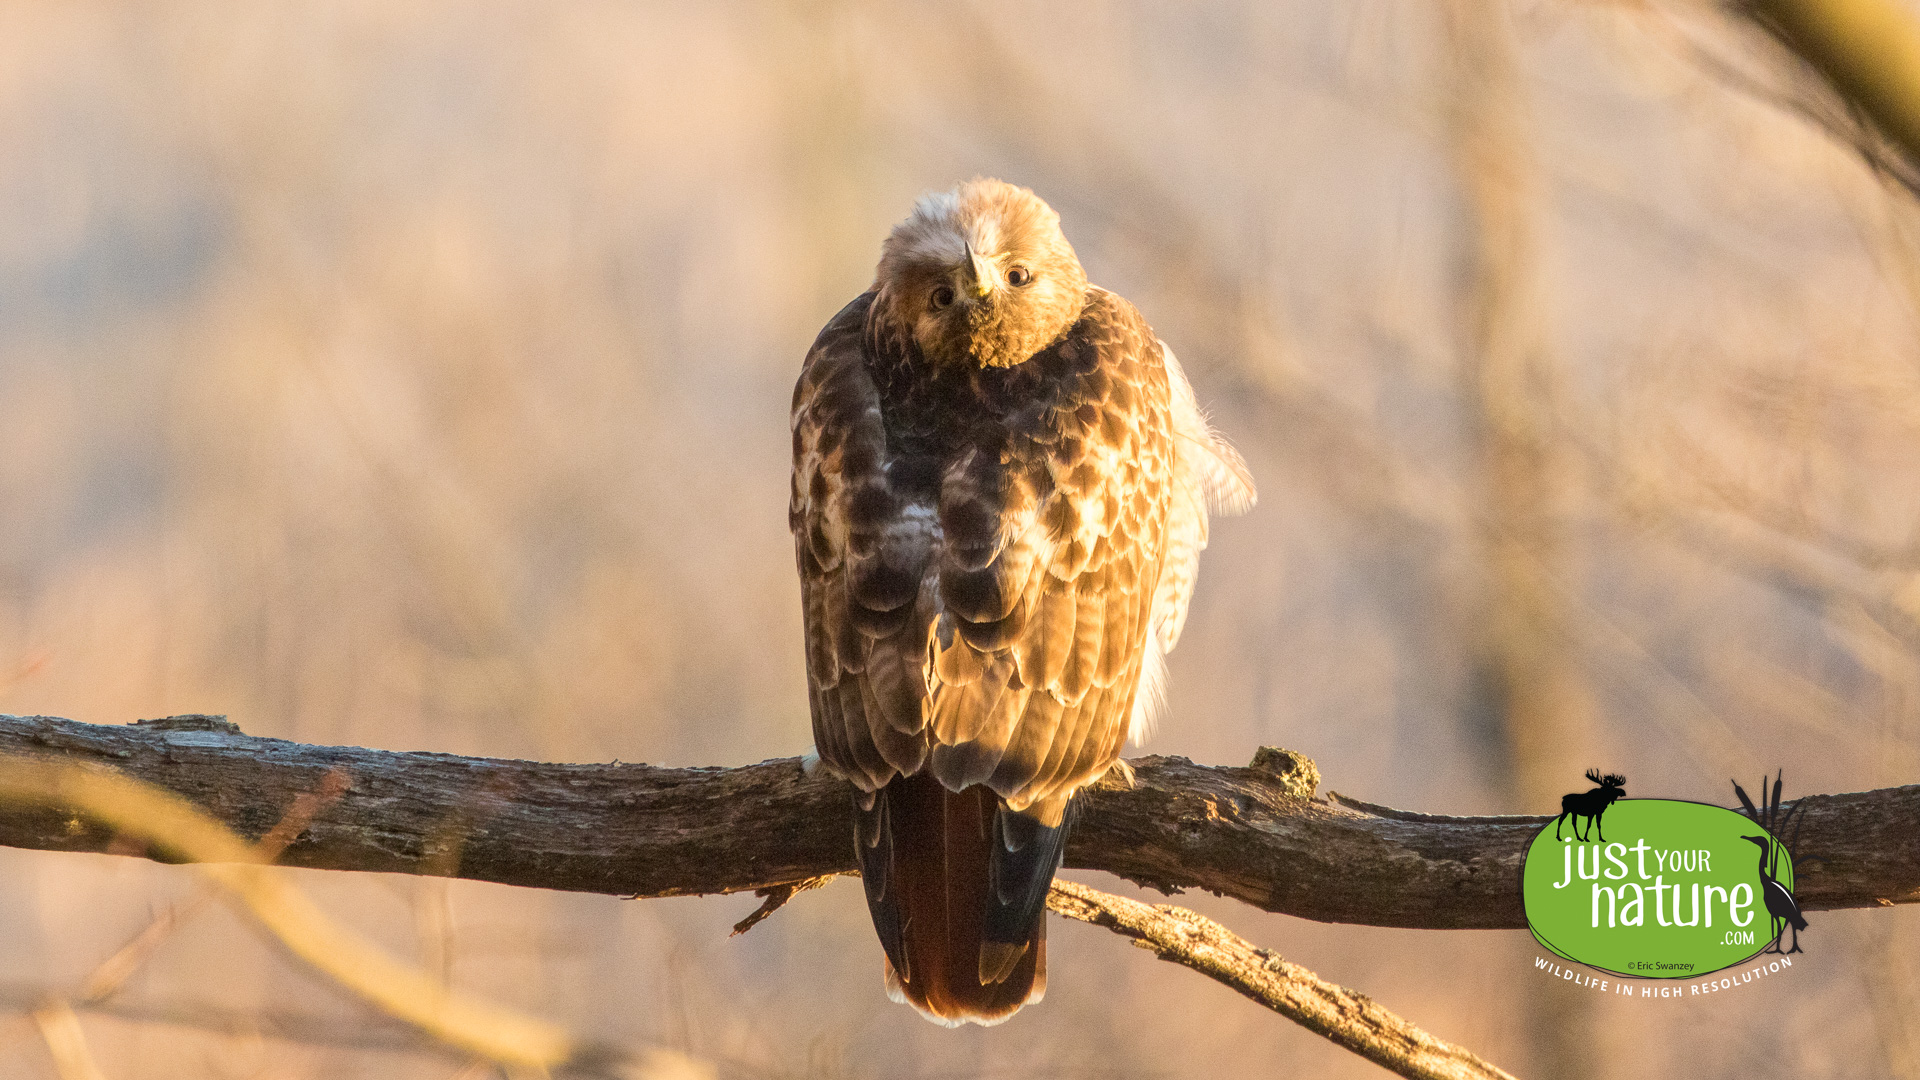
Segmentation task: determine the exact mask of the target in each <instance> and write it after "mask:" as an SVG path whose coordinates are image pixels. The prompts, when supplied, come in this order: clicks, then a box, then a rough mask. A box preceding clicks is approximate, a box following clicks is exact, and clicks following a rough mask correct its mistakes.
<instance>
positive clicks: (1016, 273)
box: [1007, 266, 1033, 286]
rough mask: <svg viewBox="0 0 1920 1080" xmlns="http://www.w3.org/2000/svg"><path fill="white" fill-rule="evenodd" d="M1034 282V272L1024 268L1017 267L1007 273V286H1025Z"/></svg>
mask: <svg viewBox="0 0 1920 1080" xmlns="http://www.w3.org/2000/svg"><path fill="white" fill-rule="evenodd" d="M1032 280H1033V271H1031V270H1028V269H1027V268H1026V267H1024V266H1016V267H1014V268H1013V269H1011V270H1009V271H1007V284H1009V285H1015V286H1018V285H1025V284H1026V283H1027V282H1029V281H1032Z"/></svg>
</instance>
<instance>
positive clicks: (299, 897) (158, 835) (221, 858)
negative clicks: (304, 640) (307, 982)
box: [0, 756, 712, 1080]
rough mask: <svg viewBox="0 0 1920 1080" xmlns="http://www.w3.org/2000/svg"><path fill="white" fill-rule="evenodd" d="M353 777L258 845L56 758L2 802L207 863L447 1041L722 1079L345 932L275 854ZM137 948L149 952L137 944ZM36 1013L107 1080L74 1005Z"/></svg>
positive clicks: (20, 770) (335, 965) (325, 784)
mask: <svg viewBox="0 0 1920 1080" xmlns="http://www.w3.org/2000/svg"><path fill="white" fill-rule="evenodd" d="M343 775H344V774H342V773H340V772H337V771H329V772H327V773H325V774H323V776H322V777H321V778H320V782H319V784H318V785H316V786H315V787H314V788H313V789H311V790H310V791H308V792H306V793H303V795H302V796H300V797H297V798H296V800H295V801H294V803H293V805H292V806H291V807H290V809H289V811H288V813H287V815H286V816H285V817H283V818H282V819H281V824H279V825H276V826H275V827H274V829H273V830H269V832H268V834H267V836H266V837H264V838H263V839H262V840H261V841H260V842H258V843H248V842H246V841H244V840H242V839H240V838H239V837H237V836H236V835H235V834H234V833H233V832H232V831H230V830H229V829H228V828H227V827H226V826H225V825H223V824H221V823H220V822H218V821H215V820H214V819H212V818H210V817H208V816H207V815H206V814H204V813H203V812H201V811H200V810H199V809H197V808H195V807H194V806H193V805H192V804H190V803H188V802H187V801H185V800H183V799H181V798H180V797H179V796H177V795H174V794H172V793H170V792H168V791H165V790H164V789H161V788H158V787H155V786H153V785H151V784H147V783H143V782H141V781H139V780H136V779H133V778H131V777H129V776H125V775H123V774H121V773H120V772H118V771H116V770H113V769H111V768H102V767H100V766H97V765H83V764H80V763H77V762H68V761H57V760H50V759H47V758H44V757H42V758H38V759H32V758H23V757H19V756H9V757H7V758H5V759H0V802H4V803H6V804H8V805H9V806H14V807H19V806H38V807H41V808H44V809H46V810H51V811H52V812H53V813H55V814H56V815H59V816H63V817H65V818H67V819H68V821H69V823H70V825H72V826H78V825H80V823H81V822H82V821H83V820H84V821H86V822H90V823H93V824H94V825H95V826H96V827H100V828H104V829H105V830H106V831H107V832H109V833H110V834H111V835H113V836H114V837H116V839H120V838H124V839H126V840H129V841H133V842H135V843H136V844H138V845H145V846H146V847H147V849H148V850H149V851H151V852H153V853H154V854H155V856H156V857H164V858H166V859H168V860H169V861H182V862H192V863H196V864H199V868H200V870H201V872H202V873H204V874H205V875H206V876H207V877H209V878H210V879H212V881H213V882H215V883H216V884H218V885H219V886H220V887H221V888H222V889H223V890H224V891H225V892H226V893H227V894H228V895H230V896H231V897H232V898H234V899H235V900H237V901H238V902H239V903H241V904H242V905H244V907H245V909H246V910H247V911H248V912H249V913H250V914H252V916H253V917H254V918H255V919H256V920H257V921H258V922H259V923H260V925H262V926H263V927H265V928H266V929H267V930H268V931H269V932H270V933H272V934H273V936H274V937H275V938H276V939H278V940H279V942H280V943H281V944H282V945H284V946H285V947H286V948H287V949H288V950H290V951H291V952H292V953H293V954H294V955H296V956H298V957H300V959H302V960H304V961H305V962H306V963H308V964H310V965H312V966H313V967H314V968H315V969H317V970H319V971H320V972H322V973H324V974H325V975H327V976H328V977H329V978H331V979H332V980H334V981H335V982H336V983H338V984H339V985H340V986H342V987H344V988H346V989H348V990H349V991H351V992H353V993H354V994H356V995H358V996H359V997H361V998H363V999H365V1000H366V1001H367V1002H369V1003H370V1004H372V1005H374V1006H376V1007H377V1008H379V1009H380V1010H382V1011H383V1012H386V1013H388V1014H389V1015H391V1016H393V1017H395V1018H397V1019H399V1020H402V1021H405V1022H407V1023H409V1024H412V1025H413V1026H415V1027H417V1028H419V1029H420V1030H421V1031H423V1032H425V1033H427V1034H428V1035H431V1036H432V1037H434V1038H436V1039H439V1040H441V1041H443V1042H446V1043H448V1044H450V1045H452V1046H454V1047H457V1048H460V1049H462V1050H466V1051H468V1052H470V1053H473V1054H477V1055H479V1056H481V1057H483V1058H486V1059H488V1060H491V1061H495V1062H498V1063H500V1064H501V1065H503V1066H506V1067H508V1068H510V1069H512V1068H529V1069H534V1070H538V1071H539V1072H541V1073H543V1074H544V1073H558V1074H562V1075H565V1074H578V1075H591V1076H607V1077H614V1076H625V1077H632V1078H633V1080H682V1078H684V1080H698V1078H699V1077H702V1076H711V1075H712V1074H711V1072H710V1070H707V1069H705V1068H704V1067H702V1066H700V1065H698V1064H697V1063H695V1062H693V1061H692V1060H690V1059H686V1058H684V1057H682V1056H681V1055H678V1054H675V1053H672V1052H669V1051H661V1050H648V1051H644V1052H642V1053H640V1054H632V1053H627V1052H624V1051H620V1050H617V1049H614V1048H611V1047H601V1046H591V1045H587V1044H583V1043H579V1042H576V1041H575V1040H574V1039H573V1038H572V1037H571V1036H570V1035H569V1034H568V1033H567V1032H566V1031H565V1030H564V1029H562V1028H561V1027H559V1026H558V1025H555V1024H552V1023H548V1022H546V1021H541V1020H535V1019H532V1018H529V1017H525V1016H522V1015H520V1014H518V1013H516V1012H514V1011H512V1010H508V1009H503V1008H501V1007H499V1006H497V1005H494V1004H492V1003H489V1002H484V1001H480V1000H477V999H475V998H472V997H470V996H464V995H459V994H454V993H450V992H449V991H447V990H446V988H445V987H444V986H441V985H440V984H438V983H436V982H435V981H434V980H432V979H431V978H430V977H428V976H427V975H426V974H425V973H423V972H421V971H419V970H418V969H416V968H413V967H411V966H410V965H407V964H404V963H401V962H399V961H397V960H395V959H394V958H393V957H391V956H390V955H388V954H387V953H386V952H385V951H383V950H381V949H380V948H378V947H377V946H375V945H373V944H372V943H370V942H367V941H365V940H364V939H362V938H361V937H360V936H358V935H356V934H354V933H352V932H351V931H349V930H347V929H346V928H344V927H343V926H341V925H340V924H338V923H336V922H335V921H334V920H333V919H332V918H330V917H329V916H327V915H326V914H325V913H324V912H322V911H321V910H320V909H319V908H318V907H317V906H315V905H314V904H313V902H312V901H311V900H309V899H308V898H307V897H306V896H305V895H304V894H303V893H302V892H301V891H299V890H298V889H296V888H295V887H293V886H292V885H291V884H290V883H289V882H287V881H286V880H285V879H284V878H282V877H279V876H276V875H275V873H274V872H273V871H271V870H269V869H268V868H267V866H268V864H269V863H270V861H271V857H272V856H273V855H276V854H278V853H279V852H280V851H281V850H283V849H284V847H285V846H286V844H287V843H288V842H289V841H290V840H291V839H292V838H293V835H297V834H298V833H299V832H301V831H304V830H305V829H306V828H307V827H309V826H310V824H311V821H312V818H313V815H314V814H315V812H316V811H317V810H318V809H319V808H320V806H321V805H322V804H323V803H325V802H328V801H331V800H332V799H335V798H337V797H338V796H339V795H340V794H341V792H343V791H344V790H345V787H344V784H345V781H344V779H343ZM283 826H284V827H283ZM135 944H136V946H141V945H145V944H146V943H144V942H140V941H139V940H138V939H137V940H136V943H135ZM111 964H112V961H109V965H111ZM96 974H98V973H96ZM108 978H109V979H110V978H111V976H108ZM89 984H90V985H89V986H88V987H85V988H83V990H82V995H83V998H96V997H104V996H106V994H107V993H110V992H111V989H112V987H111V985H109V984H108V983H107V980H104V979H90V980H89ZM34 1016H35V1019H36V1022H37V1023H38V1024H39V1025H40V1028H41V1030H42V1031H43V1032H44V1033H45V1036H46V1039H47V1043H48V1046H49V1047H50V1048H51V1049H52V1050H53V1052H54V1055H55V1058H56V1060H57V1061H58V1062H59V1064H60V1069H61V1073H62V1077H63V1080H95V1078H97V1077H98V1076H99V1073H98V1071H97V1068H96V1067H95V1066H94V1065H93V1063H92V1059H91V1057H90V1056H89V1054H88V1052H87V1049H86V1043H85V1040H84V1038H83V1037H82V1035H81V1032H80V1028H79V1020H78V1018H77V1017H75V1015H74V1013H73V1010H72V1008H71V1006H69V1005H68V1004H67V1003H66V1002H64V1001H54V1002H51V1003H49V1004H47V1005H45V1006H43V1007H42V1008H40V1009H39V1010H37V1011H36V1012H35V1014H34Z"/></svg>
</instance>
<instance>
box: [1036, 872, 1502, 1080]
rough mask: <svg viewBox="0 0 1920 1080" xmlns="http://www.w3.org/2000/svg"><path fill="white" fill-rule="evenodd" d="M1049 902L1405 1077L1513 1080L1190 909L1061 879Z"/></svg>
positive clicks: (1069, 915) (1367, 999)
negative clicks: (1155, 902)
mask: <svg viewBox="0 0 1920 1080" xmlns="http://www.w3.org/2000/svg"><path fill="white" fill-rule="evenodd" d="M1047 906H1048V907H1050V908H1052V909H1053V910H1054V911H1055V912H1057V913H1058V914H1061V915H1064V916H1066V917H1067V918H1069V919H1078V920H1080V921H1081V922H1086V923H1092V924H1093V925H1095V926H1104V927H1106V928H1107V929H1109V930H1112V931H1114V932H1115V933H1118V934H1122V935H1124V936H1126V937H1129V938H1132V939H1133V940H1134V942H1135V943H1136V944H1138V945H1140V946H1142V947H1143V948H1147V949H1151V950H1153V952H1154V954H1155V955H1156V956H1158V957H1160V959H1162V960H1167V961H1171V962H1173V963H1176V964H1180V965H1182V966H1184V967H1190V968H1192V969H1194V970H1195V971H1198V972H1200V973H1201V974H1203V975H1206V976H1207V977H1208V978H1211V979H1213V980H1215V981H1216V982H1220V983H1223V984H1225V985H1227V986H1230V987H1232V988H1233V989H1235V990H1238V991H1239V992H1240V993H1242V994H1244V995H1246V996H1247V997H1249V998H1252V999H1253V1000H1254V1001H1257V1002H1259V1003H1260V1004H1262V1005H1265V1006H1266V1007H1267V1008H1269V1009H1272V1010H1273V1011H1274V1012H1277V1013H1279V1014H1280V1015H1282V1016H1284V1017H1286V1018H1287V1019H1289V1020H1292V1021H1293V1022H1294V1023H1296V1024H1299V1025H1301V1026H1302V1027H1304V1028H1306V1029H1308V1030H1309V1031H1312V1032H1313V1033H1314V1034H1316V1035H1320V1036H1323V1037H1325V1038H1327V1039H1330V1040H1332V1041H1333V1042H1335V1043H1338V1044H1339V1045H1341V1046H1344V1047H1346V1048H1347V1049H1348V1050H1351V1051H1353V1052H1354V1053H1356V1054H1359V1055H1360V1056H1361V1057H1364V1058H1366V1059H1367V1060H1368V1061H1371V1062H1373V1063H1374V1064H1376V1065H1379V1066H1380V1067H1382V1068H1384V1069H1387V1070H1389V1071H1391V1072H1394V1073H1397V1074H1399V1075H1401V1076H1407V1077H1414V1078H1416V1080H1513V1077H1512V1075H1511V1074H1509V1073H1507V1072H1505V1071H1503V1070H1501V1069H1499V1068H1498V1067H1496V1066H1494V1065H1493V1064H1492V1063H1490V1062H1488V1061H1487V1060H1486V1059H1484V1058H1482V1057H1480V1056H1479V1055H1477V1054H1475V1053H1473V1052H1472V1051H1470V1050H1468V1049H1466V1048H1465V1047H1462V1046H1455V1045H1454V1044H1452V1043H1450V1042H1447V1041H1446V1040H1445V1039H1439V1038H1435V1037H1434V1036H1432V1035H1429V1034H1427V1033H1426V1032H1425V1031H1422V1030H1421V1029H1420V1028H1418V1027H1416V1026H1414V1025H1413V1024H1410V1023H1408V1022H1407V1021H1405V1020H1403V1019H1401V1018H1400V1017H1398V1016H1396V1015H1394V1014H1393V1013H1392V1012H1389V1011H1388V1010H1387V1009H1386V1008H1385V1007H1383V1006H1382V1005H1381V1004H1380V1003H1379V1002H1377V1001H1374V1000H1373V999H1372V998H1370V997H1368V996H1366V995H1365V994H1360V993H1355V992H1354V991H1352V990H1349V989H1347V988H1346V987H1344V986H1339V985H1336V984H1334V983H1330V982H1327V981H1326V980H1325V979H1322V978H1321V977H1320V976H1318V975H1315V974H1314V973H1313V972H1311V971H1308V970H1307V969H1306V968H1303V967H1301V966H1300V965H1298V964H1290V963H1288V962H1287V961H1286V960H1284V959H1282V958H1281V957H1279V956H1277V955H1275V954H1274V953H1273V952H1271V951H1270V950H1267V949H1262V948H1258V947H1256V946H1254V945H1252V944H1250V943H1249V942H1248V941H1247V940H1246V939H1245V938H1242V937H1240V936H1239V935H1238V934H1235V933H1234V932H1233V931H1231V930H1228V929H1227V928H1226V927H1224V926H1221V925H1220V924H1219V923H1217V922H1214V921H1213V920H1212V919H1209V918H1206V917H1204V916H1202V915H1197V914H1195V913H1193V912H1191V911H1188V910H1187V909H1186V908H1178V907H1170V906H1167V905H1164V904H1163V905H1158V906H1155V905H1151V904H1143V903H1141V902H1140V901H1138V900H1129V899H1127V898H1126V897H1124V896H1111V895H1108V894H1107V893H1103V892H1100V891H1099V890H1097V889H1089V888H1087V887H1086V886H1085V885H1080V884H1077V883H1075V882H1071V881H1056V882H1054V883H1053V892H1052V893H1051V894H1050V895H1049V896H1048V897H1047Z"/></svg>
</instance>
